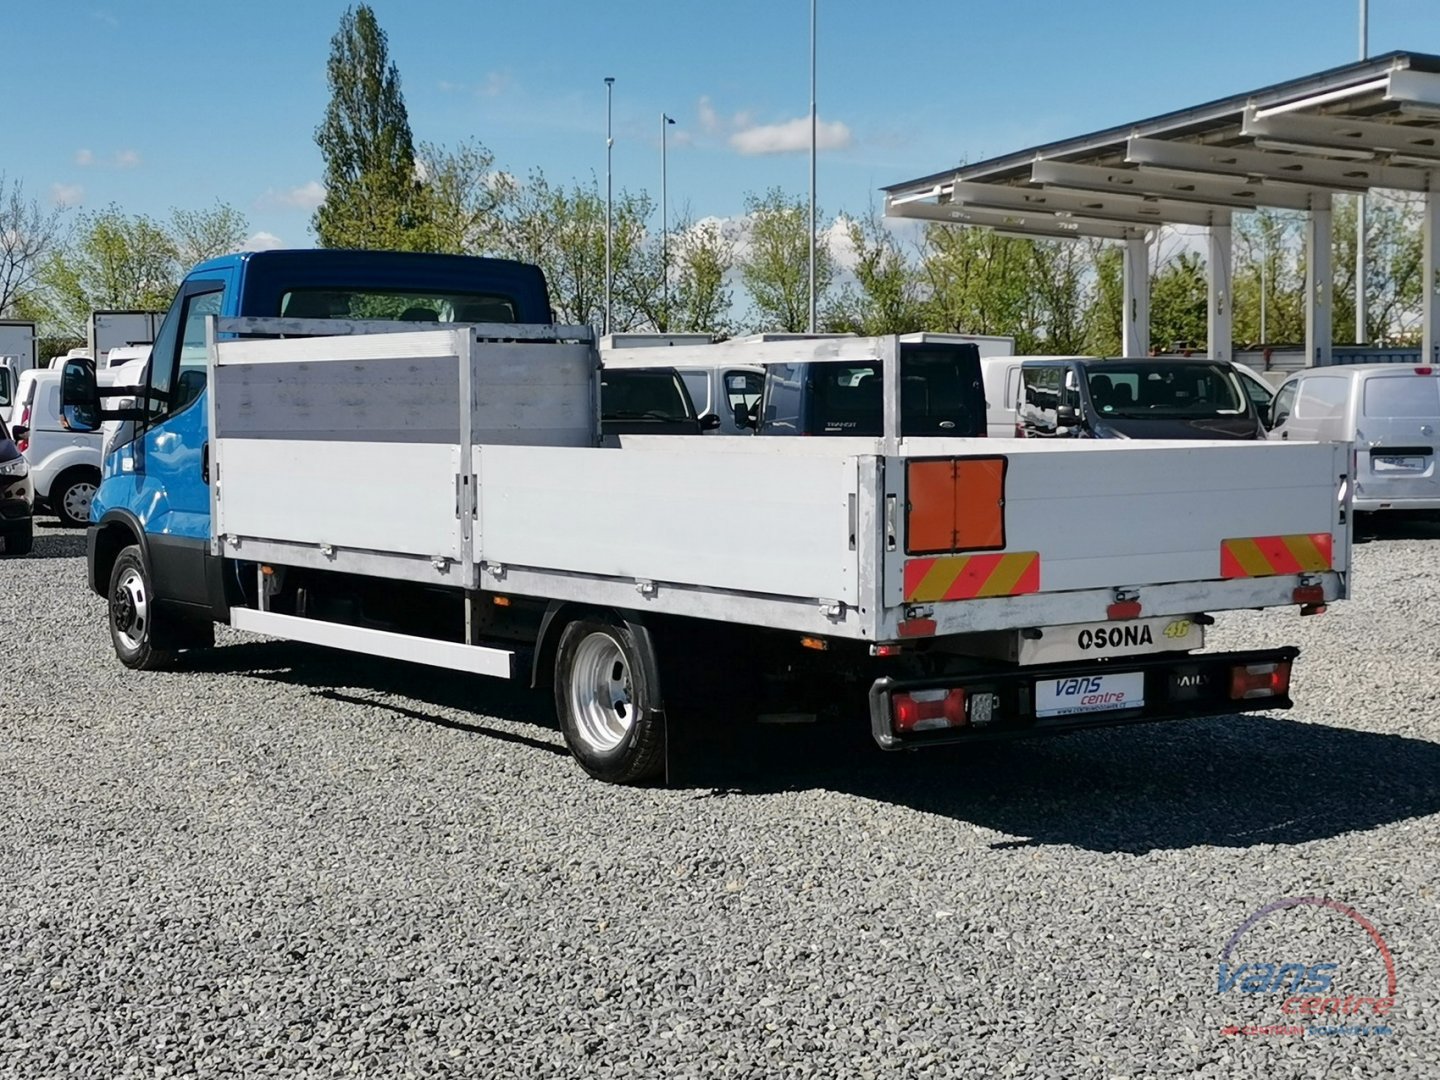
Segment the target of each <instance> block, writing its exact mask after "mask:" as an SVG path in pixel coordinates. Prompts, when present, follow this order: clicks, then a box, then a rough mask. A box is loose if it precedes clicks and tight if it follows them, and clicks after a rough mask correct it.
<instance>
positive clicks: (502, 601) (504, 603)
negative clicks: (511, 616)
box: [494, 596, 510, 607]
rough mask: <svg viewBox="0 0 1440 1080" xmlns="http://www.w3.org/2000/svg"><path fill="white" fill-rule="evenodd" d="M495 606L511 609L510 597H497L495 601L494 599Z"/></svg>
mask: <svg viewBox="0 0 1440 1080" xmlns="http://www.w3.org/2000/svg"><path fill="white" fill-rule="evenodd" d="M494 604H495V606H496V607H509V606H510V597H508V596H497V597H495V599H494Z"/></svg>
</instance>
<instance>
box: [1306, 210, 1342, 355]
mask: <svg viewBox="0 0 1440 1080" xmlns="http://www.w3.org/2000/svg"><path fill="white" fill-rule="evenodd" d="M1333 233H1334V210H1333V209H1332V200H1331V197H1330V195H1329V193H1328V192H1326V193H1323V194H1316V195H1315V196H1314V199H1313V201H1312V203H1311V206H1310V215H1309V217H1308V219H1307V220H1306V224H1305V363H1306V364H1307V365H1309V366H1310V367H1323V366H1325V365H1326V364H1329V363H1330V362H1331V360H1330V347H1331V344H1332V343H1333V341H1334V311H1335V302H1334V293H1335V289H1334V281H1333V280H1332V274H1331V269H1330V266H1331V262H1332V258H1331V243H1332V240H1333Z"/></svg>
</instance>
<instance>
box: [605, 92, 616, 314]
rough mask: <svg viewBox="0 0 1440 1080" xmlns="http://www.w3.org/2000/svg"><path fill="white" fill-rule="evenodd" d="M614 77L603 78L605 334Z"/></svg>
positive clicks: (609, 285) (611, 278)
mask: <svg viewBox="0 0 1440 1080" xmlns="http://www.w3.org/2000/svg"><path fill="white" fill-rule="evenodd" d="M614 91H615V79H614V76H611V75H607V76H605V333H607V334H608V333H610V291H611V289H612V288H613V286H614V282H615V277H614V271H613V269H612V266H613V264H612V263H611V258H612V256H611V248H612V247H613V245H614V242H615V239H614V232H613V229H612V225H611V222H612V220H613V217H612V215H613V212H614V210H613V204H614V198H615V196H614V187H613V185H612V183H611V175H612V170H611V164H612V160H613V158H614V150H615V137H614V135H613V134H612V132H613V128H612V127H611V119H612V117H613V115H614V114H613V111H612V103H613V101H614V97H615V93H614Z"/></svg>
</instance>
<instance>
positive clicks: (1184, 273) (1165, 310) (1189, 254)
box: [1150, 251, 1209, 353]
mask: <svg viewBox="0 0 1440 1080" xmlns="http://www.w3.org/2000/svg"><path fill="white" fill-rule="evenodd" d="M1208 309H1209V285H1208V282H1207V279H1206V276H1205V260H1204V259H1203V258H1201V257H1200V255H1199V254H1198V253H1196V252H1193V251H1182V252H1180V254H1178V255H1176V256H1175V258H1173V259H1170V260H1169V261H1167V262H1166V263H1165V264H1164V265H1163V266H1162V267H1161V268H1160V269H1159V271H1158V272H1157V273H1156V274H1155V275H1154V277H1152V278H1151V280H1150V341H1151V344H1152V345H1153V346H1154V347H1155V348H1157V349H1160V350H1162V351H1169V350H1172V349H1193V350H1195V351H1196V352H1197V353H1198V352H1203V351H1204V350H1205V348H1206V345H1207V338H1208V337H1209V325H1208V321H1207V314H1208Z"/></svg>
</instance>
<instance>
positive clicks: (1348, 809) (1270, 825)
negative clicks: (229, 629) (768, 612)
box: [179, 642, 1440, 854]
mask: <svg viewBox="0 0 1440 1080" xmlns="http://www.w3.org/2000/svg"><path fill="white" fill-rule="evenodd" d="M187 668H188V669H190V670H195V671H205V672H209V673H218V672H229V673H233V674H238V675H243V676H248V677H251V678H256V679H263V680H265V681H267V682H273V683H280V684H284V685H288V686H293V687H296V688H297V689H302V690H305V691H308V692H309V693H311V694H314V695H315V696H317V697H320V698H323V699H327V700H331V701H335V702H342V703H347V704H352V705H354V704H359V705H369V706H373V707H375V708H378V709H381V710H385V711H386V712H388V713H390V714H392V715H393V716H394V717H395V719H396V721H397V722H404V721H419V722H423V723H427V724H434V725H437V726H440V727H443V728H446V729H449V730H451V731H454V732H456V733H457V734H458V735H461V736H465V737H482V738H486V739H495V740H497V741H502V742H506V743H514V744H519V745H522V746H525V747H528V748H531V749H534V750H536V751H539V752H542V753H545V754H554V755H562V756H563V755H565V754H566V751H565V749H564V746H563V743H561V742H560V740H559V736H558V733H556V730H555V729H556V724H555V720H554V714H553V707H552V704H551V699H550V696H549V694H548V693H544V692H539V691H532V690H529V689H527V688H525V687H523V686H521V685H519V684H514V683H503V682H499V681H497V680H491V679H485V678H480V677H472V676H466V675H460V674H456V673H452V672H446V671H439V670H436V669H433V668H425V667H420V666H418V665H412V664H405V663H401V662H398V661H387V660H377V659H374V658H370V657H359V656H352V655H349V654H345V653H337V652H333V651H330V650H326V649H321V648H316V647H313V646H306V645H297V644H293V643H287V642H256V643H253V644H252V643H247V644H239V645H230V646H227V647H225V648H221V649H216V650H213V651H207V652H201V653H195V654H186V655H183V656H182V659H181V661H180V663H179V670H181V671H184V670H186V669H187ZM447 713H450V714H454V713H458V714H459V715H458V716H456V715H447ZM1292 715H1295V716H1297V717H1299V716H1302V715H1304V714H1303V713H1302V712H1300V711H1297V712H1296V713H1294V714H1292ZM491 717H493V718H495V719H498V720H500V721H502V722H504V723H506V724H508V725H512V726H520V727H522V728H530V729H533V730H534V731H535V732H536V734H535V735H534V736H531V735H528V734H522V733H517V732H515V731H513V730H507V729H506V728H503V727H499V726H495V725H493V724H489V723H486V722H485V721H486V719H487V718H491ZM859 719H860V718H857V723H856V725H855V726H854V727H853V728H848V727H847V728H846V729H845V730H838V729H837V728H836V727H835V726H832V725H826V724H822V725H797V726H778V727H765V726H761V725H744V726H739V725H731V726H729V727H728V729H727V730H726V731H725V733H724V736H723V737H722V738H719V739H717V738H715V737H714V735H713V728H712V727H710V726H708V725H707V726H706V728H705V730H704V731H701V732H697V731H696V730H695V725H693V724H692V725H690V726H689V729H688V730H687V728H684V727H680V726H678V724H677V726H676V727H674V728H673V729H672V739H671V742H672V754H671V759H670V783H669V787H670V788H671V789H672V791H673V792H674V794H675V796H676V797H678V798H697V799H714V798H737V799H747V798H756V797H762V796H766V795H771V794H775V793H779V792H785V791H796V790H809V789H823V790H830V791H835V792H841V793H844V794H849V795H854V796H857V797H858V799H860V800H870V801H874V802H880V803H889V804H892V805H894V806H899V807H905V808H909V809H911V810H916V811H920V812H923V813H927V814H938V815H941V816H944V817H948V818H953V819H955V820H959V821H966V822H969V823H971V824H974V825H978V826H981V827H983V828H986V829H991V830H994V831H996V832H999V833H1002V834H1005V835H1006V836H1008V837H1010V838H1011V839H1006V840H1000V841H997V842H996V843H995V844H993V845H992V846H993V847H995V848H998V849H1004V848H1012V847H1032V846H1033V847H1039V846H1046V845H1052V844H1060V845H1069V846H1073V847H1078V848H1084V849H1088V850H1092V851H1099V852H1122V853H1132V854H1143V853H1145V852H1149V851H1154V850H1164V849H1178V848H1189V847H1195V846H1197V845H1212V846H1216V847H1236V848H1244V847H1251V846H1256V845H1264V844H1299V843H1306V842H1310V841H1314V840H1323V839H1329V838H1334V837H1340V836H1343V835H1344V834H1346V833H1351V832H1356V831H1363V830H1366V829H1373V828H1377V827H1381V826H1385V825H1390V824H1394V823H1396V822H1400V821H1406V820H1409V819H1412V818H1417V817H1422V816H1425V815H1428V814H1433V813H1436V812H1440V743H1436V742H1430V741H1426V740H1423V739H1414V738H1407V737H1404V736H1399V735H1385V734H1379V733H1376V732H1370V731H1363V730H1355V729H1350V728H1340V727H1333V726H1330V725H1327V724H1323V723H1313V722H1312V723H1307V722H1303V721H1301V720H1299V719H1287V718H1285V714H1277V715H1274V716H1267V715H1258V714H1257V715H1242V716H1224V717H1213V718H1209V719H1204V720H1191V721H1178V722H1171V723H1159V724H1144V725H1137V726H1134V727H1129V728H1111V729H1103V730H1095V731H1084V732H1077V733H1074V734H1070V735H1065V736H1058V737H1048V738H1043V739H1033V740H1021V741H1014V742H993V743H974V744H971V745H968V746H950V747H934V748H931V749H928V750H922V751H915V752H901V753H885V752H883V751H881V750H880V749H878V748H877V747H876V746H875V744H874V742H873V741H872V740H871V739H870V737H869V733H868V730H867V729H866V728H865V726H864V724H863V722H859ZM542 733H543V734H542ZM691 736H694V737H691ZM575 778H576V782H577V783H581V784H583V783H595V781H589V780H586V779H585V778H583V776H582V774H580V772H579V769H578V767H577V768H576V769H575ZM855 812H856V813H857V814H864V813H867V812H869V811H868V810H867V807H866V806H865V804H864V803H863V802H857V804H856V807H855Z"/></svg>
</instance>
